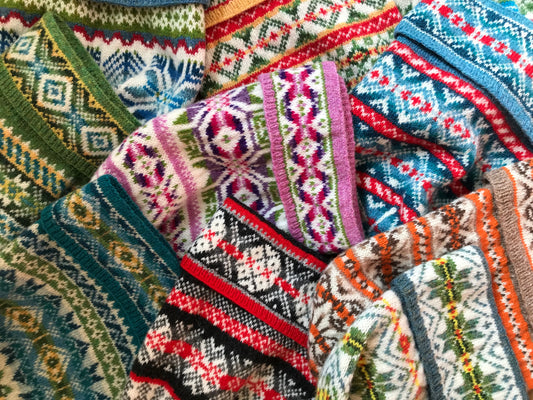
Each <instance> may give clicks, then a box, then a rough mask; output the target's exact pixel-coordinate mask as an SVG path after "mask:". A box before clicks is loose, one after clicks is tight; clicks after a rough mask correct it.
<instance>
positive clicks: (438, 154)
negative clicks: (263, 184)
mask: <svg viewBox="0 0 533 400" xmlns="http://www.w3.org/2000/svg"><path fill="white" fill-rule="evenodd" d="M395 34H396V35H397V40H396V41H395V42H393V43H392V45H391V47H390V48H389V49H388V51H387V52H385V53H384V54H383V55H382V57H381V58H380V59H379V61H378V62H377V63H376V64H375V65H374V67H373V69H372V70H371V71H370V72H369V73H368V74H367V75H366V76H365V78H364V79H363V80H362V81H361V83H360V84H359V85H357V87H355V89H354V90H353V91H352V93H351V96H350V103H351V107H352V113H353V122H354V130H355V136H356V159H357V168H358V172H357V182H358V183H357V185H358V189H359V194H360V195H361V204H362V206H363V210H362V212H363V214H364V224H365V229H366V233H367V234H369V235H370V234H376V233H379V232H384V231H386V230H388V229H391V228H393V227H395V226H398V225H400V224H402V223H406V222H409V221H411V220H413V219H415V218H417V217H419V216H420V215H424V214H426V213H427V212H429V211H431V210H433V209H435V208H437V207H439V206H443V205H445V204H449V203H450V202H451V201H453V200H454V199H455V198H457V197H460V196H461V195H464V194H466V193H469V192H470V191H472V190H474V189H477V188H478V187H479V186H480V183H481V177H482V174H483V173H484V172H486V171H488V170H490V169H493V168H499V167H502V166H505V165H510V164H512V163H514V162H517V161H519V160H524V159H526V158H530V157H533V151H532V150H533V145H532V144H531V133H532V132H533V111H532V110H533V79H532V78H533V61H532V60H533V58H532V57H533V22H531V21H529V20H528V19H526V18H525V17H523V16H522V15H520V14H519V13H517V12H515V11H513V10H511V9H509V8H506V7H504V6H502V5H500V4H498V3H495V2H492V1H490V0H424V1H421V2H420V3H419V4H418V5H417V6H416V7H415V9H414V10H413V12H412V13H410V14H409V15H408V16H406V17H405V18H404V19H403V20H402V22H401V23H400V24H399V25H398V28H397V29H396V31H395Z"/></svg>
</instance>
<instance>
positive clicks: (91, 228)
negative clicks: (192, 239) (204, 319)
mask: <svg viewBox="0 0 533 400" xmlns="http://www.w3.org/2000/svg"><path fill="white" fill-rule="evenodd" d="M178 271H179V264H178V261H177V259H176V257H175V255H174V253H173V251H172V249H171V248H170V246H169V245H168V243H167V242H166V241H165V240H164V239H163V237H162V236H161V235H160V234H159V233H158V232H157V231H156V230H155V229H154V228H153V227H152V226H151V225H150V224H149V223H148V221H146V219H145V218H144V217H143V215H142V213H141V212H140V211H139V209H138V208H137V206H136V205H135V204H134V203H133V202H132V201H131V199H130V198H129V196H128V194H127V193H126V192H125V191H124V190H123V189H122V188H121V187H120V185H118V183H117V182H116V180H115V179H114V178H112V177H109V176H106V177H102V178H100V179H99V180H97V181H95V182H92V183H90V184H88V185H86V186H84V187H83V188H82V189H80V190H77V191H75V192H72V193H71V194H69V195H68V196H66V197H64V198H62V199H61V200H59V201H57V202H56V203H54V204H52V205H51V206H49V207H47V208H46V209H45V210H44V211H43V212H42V217H41V219H40V220H39V221H38V222H37V223H35V224H34V225H32V226H31V227H29V228H28V229H27V230H25V231H24V232H23V233H22V234H21V235H20V236H19V237H18V238H17V239H16V240H15V241H13V242H11V243H9V244H8V245H5V246H4V247H3V248H2V251H1V252H0V370H1V371H2V374H1V375H0V387H1V388H2V389H1V391H2V393H9V394H8V398H11V397H12V398H27V399H51V398H61V399H93V398H98V399H117V398H120V396H121V394H122V391H123V389H124V386H125V383H126V377H127V376H126V373H127V371H128V370H129V368H130V364H131V362H132V361H133V358H134V355H135V353H136V351H137V350H138V348H139V347H140V345H141V344H142V341H143V339H144V336H145V335H146V333H147V332H148V328H149V327H150V325H151V323H152V322H153V321H154V320H155V318H156V316H157V313H158V312H159V310H160V306H161V305H162V304H163V303H164V301H165V298H166V296H167V293H168V291H169V290H170V289H171V288H172V286H173V285H174V282H175V281H176V279H177V276H178V275H177V273H178Z"/></svg>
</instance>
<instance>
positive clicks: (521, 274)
mask: <svg viewBox="0 0 533 400" xmlns="http://www.w3.org/2000/svg"><path fill="white" fill-rule="evenodd" d="M488 179H489V181H490V185H489V186H488V187H487V188H483V189H479V190H477V191H475V192H473V193H470V194H468V195H466V196H463V197H461V198H459V199H458V200H456V201H454V202H453V203H451V204H449V205H447V206H444V207H442V208H440V209H439V210H436V211H434V212H432V213H429V214H427V215H426V216H424V217H420V218H418V219H416V220H414V221H412V222H409V223H407V224H405V225H401V226H399V227H397V228H395V229H392V230H390V231H388V232H385V233H381V234H379V235H376V236H374V237H372V238H371V239H368V240H366V241H364V242H362V243H360V244H359V245H356V246H354V247H352V248H351V249H349V250H347V251H346V252H345V253H343V254H341V255H339V256H338V257H337V258H336V259H335V260H334V261H332V262H331V263H330V264H329V265H328V267H327V268H326V270H325V271H324V273H323V275H322V276H321V278H320V280H319V282H318V284H317V287H316V294H315V296H314V298H313V304H312V315H311V323H310V334H309V354H310V360H311V367H312V369H313V371H314V372H315V373H318V372H320V370H321V368H322V365H323V363H324V361H325V359H326V357H327V355H328V354H329V353H330V352H331V350H332V349H333V347H334V346H335V343H337V341H338V340H339V339H340V338H341V337H342V335H343V334H344V333H345V332H346V331H347V329H348V327H349V326H351V325H352V324H353V323H354V322H355V321H356V320H357V318H358V316H359V315H360V314H361V313H362V312H363V311H364V310H365V309H367V308H368V307H370V306H371V305H372V303H373V302H374V301H375V300H376V299H377V298H379V297H380V296H381V295H383V292H384V291H386V290H387V289H388V288H389V287H390V284H391V282H392V280H393V279H394V278H395V277H396V276H398V275H400V274H401V273H403V272H405V271H406V270H409V269H410V268H412V267H413V266H415V265H419V264H422V263H424V262H427V261H429V260H433V259H436V258H439V257H442V256H443V255H445V254H447V253H449V252H451V251H454V250H459V249H461V248H463V247H465V246H477V247H479V248H480V250H481V251H482V252H483V254H484V257H485V259H486V261H487V264H488V266H489V269H490V273H491V276H492V292H493V295H494V298H495V302H496V308H497V310H498V314H499V315H500V318H501V320H502V323H503V326H504V328H505V331H506V334H507V336H508V337H509V340H510V343H511V348H512V351H513V354H514V355H515V357H516V359H517V360H518V364H519V366H520V370H521V373H522V375H523V376H524V379H525V381H526V384H527V385H528V388H529V389H532V388H533V362H532V359H531V357H530V354H531V352H532V351H533V340H532V338H533V335H532V332H533V330H532V328H531V327H532V326H533V323H532V322H533V319H532V316H533V312H532V310H533V302H532V301H531V299H533V293H532V290H533V272H532V271H533V270H532V266H531V261H530V260H531V259H532V254H531V253H532V251H533V248H532V247H531V243H533V230H532V229H531V222H530V220H531V213H530V210H531V207H532V206H533V204H532V202H533V198H532V197H531V196H530V191H531V189H530V188H531V187H532V186H533V160H529V161H524V162H520V163H517V164H513V165H512V166H509V167H503V168H500V169H497V170H494V171H491V172H490V173H489V174H488Z"/></svg>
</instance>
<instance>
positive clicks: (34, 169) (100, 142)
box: [0, 13, 138, 239]
mask: <svg viewBox="0 0 533 400" xmlns="http://www.w3.org/2000/svg"><path fill="white" fill-rule="evenodd" d="M0 86H1V87H2V90H1V91H0V237H3V238H8V239H9V238H13V237H15V236H16V235H17V234H18V233H19V232H20V231H21V230H22V229H23V228H24V227H27V226H29V225H30V224H32V223H34V222H35V221H37V219H38V217H39V213H40V211H41V210H42V209H43V208H44V207H45V206H46V205H47V204H49V203H50V202H52V201H53V200H56V199H58V198H60V197H61V196H64V195H65V194H67V193H68V192H70V191H71V190H72V189H73V188H75V187H76V186H80V185H82V184H84V183H86V182H88V181H89V178H90V176H91V175H92V173H93V172H94V171H95V170H96V167H97V166H98V165H99V164H100V163H102V161H104V160H105V158H106V156H107V155H108V154H109V153H110V152H111V150H112V149H113V148H114V147H116V146H117V145H118V144H119V143H120V142H121V141H122V140H123V139H124V138H125V137H126V135H127V134H128V133H129V132H131V131H132V130H133V129H135V128H136V127H137V126H138V122H137V121H136V119H135V118H134V117H133V116H132V115H131V114H130V113H129V112H128V111H127V109H126V108H125V107H124V105H123V104H122V103H121V102H120V100H119V99H118V97H117V96H116V94H115V93H114V92H113V91H112V89H111V87H110V86H109V85H108V84H107V82H106V81H105V79H104V77H103V75H102V72H101V71H100V70H99V69H98V67H97V66H96V64H95V63H94V61H93V60H92V58H91V57H90V55H89V54H88V53H87V52H86V51H85V49H84V48H83V47H82V46H81V45H80V43H79V41H78V40H77V39H76V37H75V36H74V34H73V33H72V31H71V30H70V29H69V28H68V26H67V25H66V24H65V23H64V22H63V21H61V20H60V19H58V18H56V17H54V16H53V15H52V14H50V13H48V14H45V15H44V16H43V18H42V19H41V20H40V21H39V22H38V23H37V24H36V25H34V27H33V28H32V29H30V30H29V31H28V32H26V33H25V34H24V35H23V36H21V37H20V38H19V39H18V40H17V41H16V42H15V43H14V44H13V46H12V47H11V48H10V49H9V50H8V51H7V52H6V53H5V54H4V55H3V56H2V57H1V58H0Z"/></svg>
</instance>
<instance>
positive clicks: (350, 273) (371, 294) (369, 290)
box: [335, 248, 383, 301]
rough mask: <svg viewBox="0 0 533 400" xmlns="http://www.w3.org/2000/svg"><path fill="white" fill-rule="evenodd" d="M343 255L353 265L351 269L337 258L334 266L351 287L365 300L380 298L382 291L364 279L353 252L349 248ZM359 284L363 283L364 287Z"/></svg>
mask: <svg viewBox="0 0 533 400" xmlns="http://www.w3.org/2000/svg"><path fill="white" fill-rule="evenodd" d="M345 255H346V257H348V259H349V260H350V261H352V263H353V265H352V266H351V268H348V267H347V266H346V264H345V263H344V261H343V260H342V258H341V257H337V258H336V259H335V265H336V266H337V268H338V269H339V270H340V271H341V272H342V273H343V275H344V276H345V277H346V278H347V279H348V280H349V281H350V283H351V284H352V286H353V287H354V288H356V289H357V291H358V292H359V293H361V294H363V295H364V296H365V297H366V298H368V299H370V300H372V301H374V300H375V299H377V298H378V297H379V296H381V295H382V293H383V291H382V290H381V289H380V287H379V286H377V285H376V284H375V283H374V282H373V281H372V280H371V279H369V278H367V277H366V275H365V274H364V272H363V271H362V270H361V263H360V262H359V260H358V259H357V257H356V256H355V254H354V252H353V250H352V249H351V248H350V249H348V250H346V253H345ZM354 276H357V278H358V279H355V278H354ZM360 282H364V283H365V286H363V285H362V284H361V283H360Z"/></svg>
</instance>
